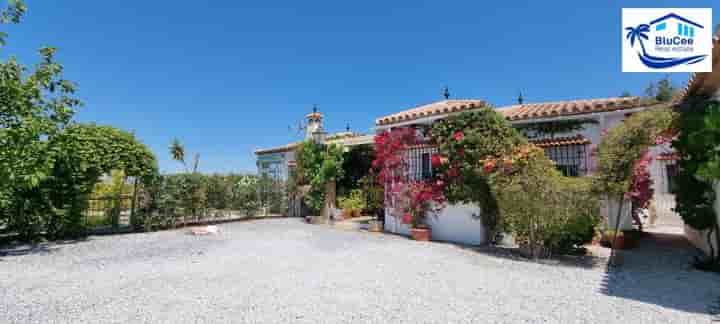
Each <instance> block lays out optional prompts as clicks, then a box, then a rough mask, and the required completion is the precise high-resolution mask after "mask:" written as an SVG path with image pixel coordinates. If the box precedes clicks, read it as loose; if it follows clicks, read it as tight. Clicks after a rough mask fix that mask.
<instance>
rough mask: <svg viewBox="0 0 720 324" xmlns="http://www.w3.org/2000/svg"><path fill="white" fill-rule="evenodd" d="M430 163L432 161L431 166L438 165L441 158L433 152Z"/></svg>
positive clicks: (435, 166) (440, 162)
mask: <svg viewBox="0 0 720 324" xmlns="http://www.w3.org/2000/svg"><path fill="white" fill-rule="evenodd" d="M431 163H432V166H433V168H437V167H439V166H440V164H442V160H441V159H440V155H439V154H433V155H432V158H431Z"/></svg>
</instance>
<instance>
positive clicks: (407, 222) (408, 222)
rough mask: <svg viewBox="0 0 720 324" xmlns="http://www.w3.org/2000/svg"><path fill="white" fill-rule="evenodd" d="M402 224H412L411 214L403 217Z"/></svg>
mask: <svg viewBox="0 0 720 324" xmlns="http://www.w3.org/2000/svg"><path fill="white" fill-rule="evenodd" d="M402 222H403V224H410V223H411V222H412V215H410V214H405V215H403V217H402Z"/></svg>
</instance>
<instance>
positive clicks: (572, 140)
mask: <svg viewBox="0 0 720 324" xmlns="http://www.w3.org/2000/svg"><path fill="white" fill-rule="evenodd" d="M530 143H533V144H535V145H537V146H539V147H542V148H546V147H557V146H567V145H584V144H590V140H589V139H587V138H585V137H584V136H582V135H577V136H571V137H556V138H543V139H536V140H530Z"/></svg>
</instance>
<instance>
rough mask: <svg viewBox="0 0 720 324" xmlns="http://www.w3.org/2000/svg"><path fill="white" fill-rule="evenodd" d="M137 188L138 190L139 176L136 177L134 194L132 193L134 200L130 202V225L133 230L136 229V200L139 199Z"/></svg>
mask: <svg viewBox="0 0 720 324" xmlns="http://www.w3.org/2000/svg"><path fill="white" fill-rule="evenodd" d="M137 190H138V180H137V177H135V182H134V184H133V194H132V201H131V202H130V227H131V228H132V230H133V231H135V224H136V220H135V201H136V200H137Z"/></svg>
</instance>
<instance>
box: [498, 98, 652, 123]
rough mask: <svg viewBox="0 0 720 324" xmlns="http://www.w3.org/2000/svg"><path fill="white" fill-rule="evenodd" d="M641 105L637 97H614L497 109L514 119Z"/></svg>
mask: <svg viewBox="0 0 720 324" xmlns="http://www.w3.org/2000/svg"><path fill="white" fill-rule="evenodd" d="M642 105H643V103H642V101H641V100H640V98H639V97H616V98H602V99H581V100H573V101H557V102H542V103H529V104H522V105H513V106H508V107H501V108H498V111H499V112H500V113H501V114H503V116H505V118H507V119H508V120H510V121H516V120H527V119H537V118H549V117H556V116H567V115H579V114H589V113H595V112H601V111H613V110H623V109H631V108H636V107H639V106H642Z"/></svg>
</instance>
